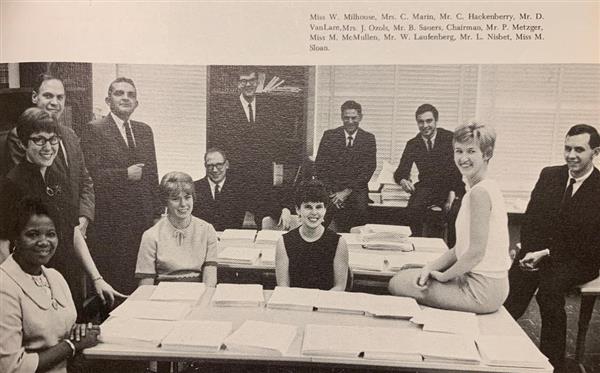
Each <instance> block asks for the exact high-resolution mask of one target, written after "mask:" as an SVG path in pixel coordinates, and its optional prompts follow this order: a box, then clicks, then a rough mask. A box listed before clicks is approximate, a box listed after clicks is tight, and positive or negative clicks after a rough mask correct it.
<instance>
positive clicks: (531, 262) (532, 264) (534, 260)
mask: <svg viewBox="0 0 600 373" xmlns="http://www.w3.org/2000/svg"><path fill="white" fill-rule="evenodd" d="M547 255H549V252H548V249H544V250H539V251H532V252H529V253H527V254H525V256H524V257H523V259H521V260H519V267H521V269H522V270H524V271H537V270H538V269H539V268H538V264H539V262H540V260H542V258H544V257H545V256H547Z"/></svg>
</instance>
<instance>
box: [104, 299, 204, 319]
mask: <svg viewBox="0 0 600 373" xmlns="http://www.w3.org/2000/svg"><path fill="white" fill-rule="evenodd" d="M191 309H192V305H191V304H190V303H189V302H188V303H183V302H161V301H151V300H130V299H128V300H126V301H125V302H123V304H121V305H120V306H119V307H117V308H115V309H114V310H112V311H111V312H110V315H111V316H119V317H123V318H128V319H149V320H170V321H174V320H183V319H184V318H185V316H187V314H188V313H189V312H190V311H191Z"/></svg>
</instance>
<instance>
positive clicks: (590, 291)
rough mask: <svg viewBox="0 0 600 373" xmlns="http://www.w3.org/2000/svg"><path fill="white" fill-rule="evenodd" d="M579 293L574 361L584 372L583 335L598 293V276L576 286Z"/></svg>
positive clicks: (599, 293)
mask: <svg viewBox="0 0 600 373" xmlns="http://www.w3.org/2000/svg"><path fill="white" fill-rule="evenodd" d="M577 289H578V290H579V293H580V294H581V305H580V307H579V321H578V323H577V344H576V347H575V361H576V362H577V364H579V370H580V371H581V372H584V373H585V368H584V367H583V354H584V353H585V337H586V335H587V331H588V327H589V325H590V320H591V318H592V312H593V311H594V303H595V302H596V298H598V296H599V295H600V277H598V278H596V279H595V280H592V281H590V282H587V283H585V284H582V285H579V286H577Z"/></svg>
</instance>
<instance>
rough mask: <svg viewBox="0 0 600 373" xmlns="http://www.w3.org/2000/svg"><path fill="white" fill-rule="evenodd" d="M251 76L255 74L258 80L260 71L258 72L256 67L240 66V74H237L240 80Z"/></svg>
mask: <svg viewBox="0 0 600 373" xmlns="http://www.w3.org/2000/svg"><path fill="white" fill-rule="evenodd" d="M250 74H255V75H256V77H257V78H258V71H257V69H256V67H254V66H240V67H239V68H238V74H237V77H238V79H239V78H241V77H242V76H245V75H250Z"/></svg>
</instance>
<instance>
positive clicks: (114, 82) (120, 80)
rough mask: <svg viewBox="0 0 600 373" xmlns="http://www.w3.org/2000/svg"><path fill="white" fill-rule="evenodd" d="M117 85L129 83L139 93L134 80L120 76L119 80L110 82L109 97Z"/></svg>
mask: <svg viewBox="0 0 600 373" xmlns="http://www.w3.org/2000/svg"><path fill="white" fill-rule="evenodd" d="M117 83H129V84H131V86H132V87H133V88H134V89H135V90H136V91H137V88H136V87H135V83H134V82H133V80H132V79H129V78H126V77H124V76H120V77H118V78H117V79H115V80H113V81H112V82H110V85H109V86H108V95H109V96H110V95H111V94H112V91H113V89H114V88H113V85H115V84H117Z"/></svg>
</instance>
